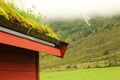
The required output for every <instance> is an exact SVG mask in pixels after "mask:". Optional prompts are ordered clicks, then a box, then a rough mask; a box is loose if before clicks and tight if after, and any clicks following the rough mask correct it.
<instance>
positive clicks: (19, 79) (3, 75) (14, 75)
mask: <svg viewBox="0 0 120 80" xmlns="http://www.w3.org/2000/svg"><path fill="white" fill-rule="evenodd" d="M0 80H36V72H20V71H0Z"/></svg>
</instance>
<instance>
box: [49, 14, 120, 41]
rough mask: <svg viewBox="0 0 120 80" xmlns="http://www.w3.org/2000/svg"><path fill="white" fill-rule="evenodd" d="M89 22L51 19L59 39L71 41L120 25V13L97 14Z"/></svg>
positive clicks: (52, 26) (51, 24)
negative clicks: (112, 14) (107, 15)
mask: <svg viewBox="0 0 120 80" xmlns="http://www.w3.org/2000/svg"><path fill="white" fill-rule="evenodd" d="M88 22H89V24H88V23H87V22H86V20H84V19H73V20H53V21H49V23H50V26H51V28H52V29H53V30H54V31H55V32H56V34H57V36H58V37H59V39H61V40H63V41H66V42H69V43H71V42H74V41H77V40H79V39H81V40H82V39H83V38H85V37H88V36H91V35H93V34H95V33H98V32H100V31H103V30H105V29H112V28H113V27H120V15H115V16H111V17H104V16H96V17H92V18H91V19H90V20H88Z"/></svg>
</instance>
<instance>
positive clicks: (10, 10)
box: [0, 0, 57, 38]
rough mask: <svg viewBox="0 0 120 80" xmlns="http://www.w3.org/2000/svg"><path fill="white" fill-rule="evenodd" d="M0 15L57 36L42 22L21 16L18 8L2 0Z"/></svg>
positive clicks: (48, 34)
mask: <svg viewBox="0 0 120 80" xmlns="http://www.w3.org/2000/svg"><path fill="white" fill-rule="evenodd" d="M21 12H22V11H21ZM25 14H27V13H25ZM0 15H2V16H4V17H5V18H6V19H8V20H10V21H11V22H14V23H17V24H20V25H22V26H23V27H27V28H30V29H36V30H38V32H40V33H43V34H45V35H47V36H50V37H53V38H57V37H56V35H55V34H54V32H53V31H52V30H51V29H50V28H49V27H47V26H45V25H44V24H42V23H41V24H39V23H38V22H37V21H35V20H32V19H30V18H26V17H24V16H22V15H21V14H20V11H18V9H17V8H15V7H14V6H13V4H12V5H11V4H9V3H6V2H4V0H0Z"/></svg>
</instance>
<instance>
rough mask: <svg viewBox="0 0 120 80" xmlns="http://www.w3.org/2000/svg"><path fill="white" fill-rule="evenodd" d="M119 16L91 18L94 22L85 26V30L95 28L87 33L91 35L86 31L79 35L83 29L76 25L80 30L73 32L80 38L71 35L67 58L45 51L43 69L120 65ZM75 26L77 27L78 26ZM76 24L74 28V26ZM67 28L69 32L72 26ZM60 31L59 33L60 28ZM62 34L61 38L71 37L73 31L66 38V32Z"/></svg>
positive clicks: (42, 58)
mask: <svg viewBox="0 0 120 80" xmlns="http://www.w3.org/2000/svg"><path fill="white" fill-rule="evenodd" d="M116 18H117V17H115V18H112V19H110V18H102V19H100V18H95V19H92V20H91V21H90V23H91V26H86V27H84V28H81V29H84V31H87V30H88V31H91V30H92V31H91V33H87V36H83V35H84V34H83V35H81V36H83V37H79V36H80V34H79V35H78V34H77V33H79V30H80V29H78V30H77V29H76V33H74V32H73V34H76V36H73V38H74V37H77V39H76V40H75V41H74V40H72V39H71V41H70V45H69V47H68V50H67V52H66V55H65V57H64V59H60V58H56V57H54V56H50V55H44V54H42V55H41V65H40V66H41V68H42V70H65V69H71V68H89V67H103V66H114V65H120V26H119V19H118V20H117V19H116ZM93 20H94V21H93ZM111 22H112V23H111ZM75 24H77V23H75ZM99 24H100V26H102V27H100V26H99ZM69 25H70V23H69ZM77 25H78V24H77ZM108 25H109V26H108ZM79 27H80V26H79ZM87 27H89V28H87ZM57 28H58V27H57ZM72 28H73V29H74V27H72ZM72 28H71V29H70V30H73V29H72ZM54 29H55V28H54ZM94 30H96V31H94ZM58 31H59V28H58ZM62 31H65V30H62ZM62 31H61V32H62ZM66 32H68V33H69V30H67V29H66ZM56 33H57V34H58V32H56ZM85 34H86V33H85ZM59 35H60V37H61V39H63V40H66V41H67V39H68V38H69V36H70V35H71V34H68V35H69V36H66V34H64V36H63V38H62V35H63V34H59ZM64 37H65V38H64ZM71 38H72V37H71Z"/></svg>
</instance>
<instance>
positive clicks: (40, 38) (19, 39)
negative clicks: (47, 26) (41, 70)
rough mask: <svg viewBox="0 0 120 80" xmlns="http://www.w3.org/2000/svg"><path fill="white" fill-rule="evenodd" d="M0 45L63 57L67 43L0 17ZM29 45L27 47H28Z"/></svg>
mask: <svg viewBox="0 0 120 80" xmlns="http://www.w3.org/2000/svg"><path fill="white" fill-rule="evenodd" d="M0 43H2V44H8V45H12V46H16V47H21V48H26V49H30V50H34V51H40V52H46V53H49V54H53V55H56V56H59V57H63V56H64V53H65V51H66V48H67V45H68V43H65V42H62V41H60V40H57V39H54V38H51V37H49V36H47V35H45V34H41V33H39V32H38V31H36V30H34V29H29V28H26V27H22V26H21V25H18V24H16V23H13V22H10V21H9V20H7V19H5V18H4V17H2V16H0ZM28 45H29V46H28Z"/></svg>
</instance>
